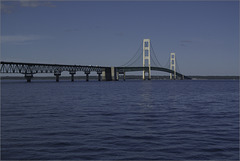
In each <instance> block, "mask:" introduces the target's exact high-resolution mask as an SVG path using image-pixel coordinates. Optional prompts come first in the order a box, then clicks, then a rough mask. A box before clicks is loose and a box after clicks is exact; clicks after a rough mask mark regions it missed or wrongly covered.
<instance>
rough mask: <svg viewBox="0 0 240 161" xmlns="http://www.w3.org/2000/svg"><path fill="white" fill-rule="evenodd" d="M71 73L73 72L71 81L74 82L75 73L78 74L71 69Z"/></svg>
mask: <svg viewBox="0 0 240 161" xmlns="http://www.w3.org/2000/svg"><path fill="white" fill-rule="evenodd" d="M69 74H71V81H72V82H74V75H75V74H76V71H70V72H69Z"/></svg>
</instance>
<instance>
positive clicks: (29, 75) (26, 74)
mask: <svg viewBox="0 0 240 161" xmlns="http://www.w3.org/2000/svg"><path fill="white" fill-rule="evenodd" d="M25 78H26V79H27V82H31V79H32V78H33V74H32V73H25Z"/></svg>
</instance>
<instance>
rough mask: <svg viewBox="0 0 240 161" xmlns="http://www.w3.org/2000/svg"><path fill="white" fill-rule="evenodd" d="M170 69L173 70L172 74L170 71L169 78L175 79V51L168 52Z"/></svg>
mask: <svg viewBox="0 0 240 161" xmlns="http://www.w3.org/2000/svg"><path fill="white" fill-rule="evenodd" d="M170 69H171V70H173V71H174V74H172V73H170V79H173V75H174V79H176V59H175V53H170Z"/></svg>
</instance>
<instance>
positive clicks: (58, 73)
mask: <svg viewBox="0 0 240 161" xmlns="http://www.w3.org/2000/svg"><path fill="white" fill-rule="evenodd" d="M54 75H55V76H56V82H59V77H60V76H61V72H60V71H58V70H56V71H54Z"/></svg>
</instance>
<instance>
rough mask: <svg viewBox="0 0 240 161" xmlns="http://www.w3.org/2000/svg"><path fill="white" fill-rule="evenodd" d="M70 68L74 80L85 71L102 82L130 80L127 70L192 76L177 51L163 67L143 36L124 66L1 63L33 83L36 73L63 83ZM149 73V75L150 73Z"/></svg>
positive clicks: (4, 70) (2, 69)
mask: <svg viewBox="0 0 240 161" xmlns="http://www.w3.org/2000/svg"><path fill="white" fill-rule="evenodd" d="M64 71H67V72H69V74H70V75H71V81H74V75H75V74H76V72H79V71H81V72H84V73H85V74H86V81H89V74H90V73H91V72H96V73H97V74H98V81H101V80H105V81H112V80H114V81H118V80H119V75H121V74H122V75H123V79H124V80H125V79H126V73H127V72H136V71H142V72H143V74H142V79H143V80H146V79H148V80H151V71H162V72H167V73H169V74H170V75H169V79H174V80H176V79H191V78H190V77H187V76H185V75H183V74H181V73H180V70H179V67H178V64H177V61H176V56H175V53H170V57H169V60H168V61H167V63H166V64H165V65H164V66H162V65H161V64H160V62H159V61H158V59H157V56H156V54H155V52H154V50H153V47H152V45H151V43H150V39H143V43H142V44H141V45H140V47H139V49H138V50H137V52H136V53H135V55H133V57H132V58H131V59H130V60H129V61H128V62H127V63H125V64H124V65H122V66H118V67H104V66H82V65H62V64H40V63H22V62H6V61H1V62H0V73H21V74H23V75H24V77H25V78H26V80H27V82H31V79H32V78H33V75H34V74H37V73H54V76H55V77H56V82H59V78H60V76H61V73H62V72H64ZM146 74H148V75H147V76H146Z"/></svg>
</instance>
